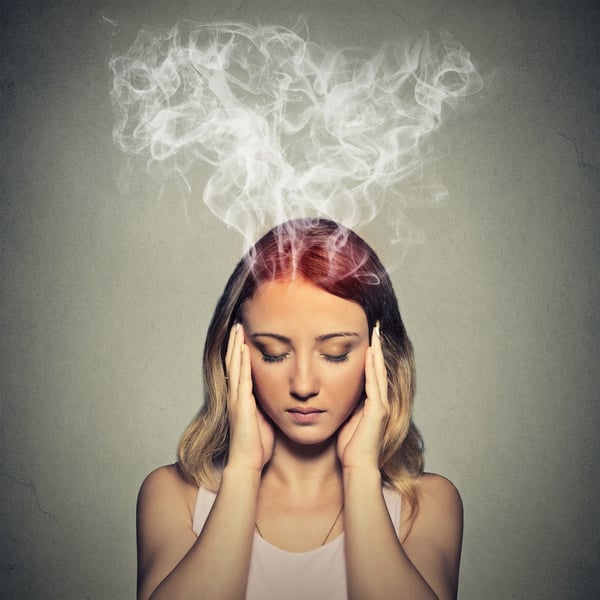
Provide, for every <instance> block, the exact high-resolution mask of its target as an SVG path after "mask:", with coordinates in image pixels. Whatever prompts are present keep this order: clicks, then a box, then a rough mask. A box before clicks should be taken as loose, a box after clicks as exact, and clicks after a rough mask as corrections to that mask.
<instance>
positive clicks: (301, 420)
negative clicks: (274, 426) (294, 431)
mask: <svg viewBox="0 0 600 600" xmlns="http://www.w3.org/2000/svg"><path fill="white" fill-rule="evenodd" d="M286 412H288V413H289V415H290V417H291V418H292V420H293V421H294V422H295V423H296V424H298V425H311V424H312V423H315V422H317V421H318V420H319V417H320V416H321V415H322V414H323V413H324V412H325V411H324V410H321V409H319V408H314V407H310V406H297V407H294V408H289V409H288V410H287V411H286Z"/></svg>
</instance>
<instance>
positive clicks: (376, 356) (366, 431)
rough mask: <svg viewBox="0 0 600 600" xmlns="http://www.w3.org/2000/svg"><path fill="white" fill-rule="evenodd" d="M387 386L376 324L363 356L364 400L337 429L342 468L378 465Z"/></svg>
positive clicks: (385, 419)
mask: <svg viewBox="0 0 600 600" xmlns="http://www.w3.org/2000/svg"><path fill="white" fill-rule="evenodd" d="M387 388H388V381H387V372H386V368H385V362H384V360H383V352H382V350H381V338H380V337H379V324H377V325H376V326H375V327H374V328H373V334H372V337H371V346H370V347H369V348H368V349H367V353H366V357H365V395H366V398H365V401H364V402H361V403H360V404H359V405H358V406H357V407H356V409H355V410H354V413H353V414H352V416H351V417H350V419H349V420H348V421H347V422H346V424H345V425H344V426H343V427H342V428H341V429H340V431H339V433H338V438H337V454H338V457H339V459H340V461H341V463H342V467H343V468H344V469H349V468H355V467H359V468H361V467H367V468H370V469H373V468H375V469H379V450H380V447H381V441H382V438H383V432H384V430H385V425H386V423H387V419H388V415H389V403H388V397H387Z"/></svg>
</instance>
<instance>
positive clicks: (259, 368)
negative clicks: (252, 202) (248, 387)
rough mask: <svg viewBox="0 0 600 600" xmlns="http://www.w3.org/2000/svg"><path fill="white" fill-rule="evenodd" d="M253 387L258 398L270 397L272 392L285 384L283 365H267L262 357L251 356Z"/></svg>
mask: <svg viewBox="0 0 600 600" xmlns="http://www.w3.org/2000/svg"><path fill="white" fill-rule="evenodd" d="M250 365H251V368H252V387H253V388H254V393H255V395H256V396H257V397H264V396H268V395H269V392H270V391H273V390H275V389H277V388H279V387H281V385H282V383H283V382H284V379H285V378H284V377H283V376H282V373H281V369H280V368H279V367H281V365H276V364H268V363H265V362H264V361H263V360H262V358H261V356H260V355H259V356H252V355H251V356H250Z"/></svg>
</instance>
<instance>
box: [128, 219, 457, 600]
mask: <svg viewBox="0 0 600 600" xmlns="http://www.w3.org/2000/svg"><path fill="white" fill-rule="evenodd" d="M204 378H205V393H206V398H205V402H204V404H203V406H202V408H201V410H200V412H199V414H198V416H197V417H196V419H195V420H194V421H193V422H192V424H191V425H190V427H189V428H188V429H187V431H186V432H185V433H184V435H183V438H182V440H181V442H180V447H179V461H178V462H177V464H176V465H171V466H166V467H162V468H160V469H158V470H156V471H154V472H153V473H151V474H150V475H149V476H148V478H147V479H146V480H145V481H144V483H143V485H142V488H141V490H140V495H139V499H138V519H137V526H138V560H139V573H138V598H139V599H144V600H145V599H147V598H153V599H159V598H166V599H169V600H176V599H187V598H189V599H192V598H202V599H215V600H225V599H243V598H248V599H252V600H269V599H278V600H289V599H292V600H293V599H310V600H326V599H328V600H329V599H332V600H333V599H344V598H351V599H361V600H372V599H377V600H384V599H386V600H387V599H392V598H393V599H402V598H406V599H410V600H418V599H421V598H428V599H429V598H444V599H446V598H455V597H456V591H457V585H458V567H459V560H460V549H461V540H462V505H461V500H460V497H459V495H458V492H457V491H456V489H455V488H454V486H453V485H452V484H451V483H450V482H449V481H448V480H446V479H444V478H443V477H440V476H438V475H431V474H424V473H423V461H422V443H421V438H420V435H419V433H418V431H417V430H416V428H415V427H414V425H413V424H412V421H411V409H412V400H413V395H414V367H413V354H412V347H411V344H410V341H409V339H408V337H407V335H406V331H405V329H404V325H403V323H402V320H401V317H400V312H399V310H398V304H397V300H396V297H395V295H394V291H393V289H392V284H391V282H390V279H389V276H388V274H387V272H386V270H385V269H384V267H383V266H382V264H381V262H380V261H379V259H378V257H377V256H376V255H375V253H374V251H373V250H372V249H371V248H370V247H369V246H368V245H367V244H366V243H365V242H364V241H363V240H362V239H361V238H360V237H359V236H357V235H356V234H355V233H353V232H352V231H350V230H348V229H346V228H344V227H342V226H341V225H338V224H336V223H333V222H331V221H325V220H311V219H301V220H295V221H289V222H287V223H284V224H283V225H280V226H278V227H276V228H274V229H273V230H271V231H270V232H269V233H267V234H266V235H265V236H264V237H263V238H262V239H261V240H260V241H259V242H258V243H257V244H256V245H255V246H254V247H253V248H252V249H251V251H250V252H249V253H248V254H247V255H246V256H245V257H244V258H243V259H242V260H241V261H240V263H239V264H238V265H237V267H236V269H235V271H234V272H233V274H232V276H231V278H230V279H229V282H228V283H227V286H226V288H225V291H224V293H223V296H222V297H221V299H220V301H219V303H218V305H217V308H216V311H215V314H214V316H213V319H212V322H211V324H210V327H209V331H208V335H207V341H206V346H205V353H204Z"/></svg>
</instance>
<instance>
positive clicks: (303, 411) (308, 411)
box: [287, 406, 325, 415]
mask: <svg viewBox="0 0 600 600" xmlns="http://www.w3.org/2000/svg"><path fill="white" fill-rule="evenodd" d="M287 412H290V413H297V414H300V415H312V414H314V413H322V412H325V411H324V410H321V409H320V408H314V407H312V406H296V407H294V408H288V410H287Z"/></svg>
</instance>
